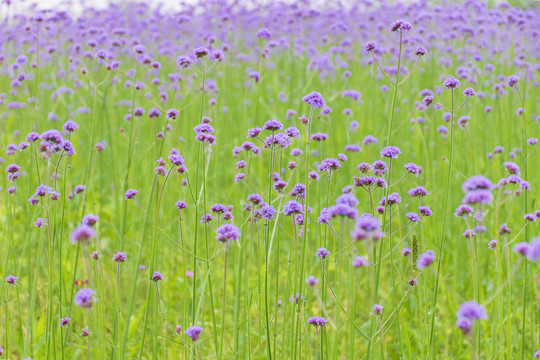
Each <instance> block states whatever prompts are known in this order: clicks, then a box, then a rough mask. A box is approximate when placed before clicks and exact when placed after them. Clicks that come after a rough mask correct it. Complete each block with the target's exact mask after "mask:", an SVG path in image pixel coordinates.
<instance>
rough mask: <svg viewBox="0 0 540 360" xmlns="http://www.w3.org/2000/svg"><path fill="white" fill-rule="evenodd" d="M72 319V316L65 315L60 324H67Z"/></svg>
mask: <svg viewBox="0 0 540 360" xmlns="http://www.w3.org/2000/svg"><path fill="white" fill-rule="evenodd" d="M70 321H71V318H68V317H63V318H61V319H60V326H67V325H68V324H69V322H70Z"/></svg>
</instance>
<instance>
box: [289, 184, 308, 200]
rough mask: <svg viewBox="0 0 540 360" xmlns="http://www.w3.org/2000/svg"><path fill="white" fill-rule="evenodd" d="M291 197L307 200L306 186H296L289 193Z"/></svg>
mask: <svg viewBox="0 0 540 360" xmlns="http://www.w3.org/2000/svg"><path fill="white" fill-rule="evenodd" d="M289 196H292V197H296V198H300V199H305V198H306V185H304V184H296V185H294V186H293V188H292V190H291V191H290V192H289Z"/></svg>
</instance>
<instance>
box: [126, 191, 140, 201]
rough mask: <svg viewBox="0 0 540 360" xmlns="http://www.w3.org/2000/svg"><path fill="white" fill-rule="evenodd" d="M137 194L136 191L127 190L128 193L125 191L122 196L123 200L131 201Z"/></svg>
mask: <svg viewBox="0 0 540 360" xmlns="http://www.w3.org/2000/svg"><path fill="white" fill-rule="evenodd" d="M138 192H139V191H138V190H134V189H129V190H128V191H126V193H125V195H124V198H125V199H126V200H128V199H133V198H134V197H135V195H137V193H138Z"/></svg>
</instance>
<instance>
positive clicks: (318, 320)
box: [307, 316, 326, 328]
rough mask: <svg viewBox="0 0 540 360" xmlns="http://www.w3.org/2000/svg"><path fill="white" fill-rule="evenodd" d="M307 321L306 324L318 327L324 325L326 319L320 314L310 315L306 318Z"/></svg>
mask: <svg viewBox="0 0 540 360" xmlns="http://www.w3.org/2000/svg"><path fill="white" fill-rule="evenodd" d="M307 322H308V324H311V325H313V326H315V328H318V327H319V326H322V327H325V326H326V319H325V318H323V317H321V316H312V317H310V318H309V319H308V320H307Z"/></svg>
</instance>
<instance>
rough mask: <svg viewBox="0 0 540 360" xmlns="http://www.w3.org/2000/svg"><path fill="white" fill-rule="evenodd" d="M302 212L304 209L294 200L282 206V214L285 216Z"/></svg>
mask: <svg viewBox="0 0 540 360" xmlns="http://www.w3.org/2000/svg"><path fill="white" fill-rule="evenodd" d="M303 212H304V207H303V206H302V204H300V203H299V202H298V201H296V200H289V201H287V202H286V203H285V205H283V214H284V215H285V216H292V215H296V214H301V213H303Z"/></svg>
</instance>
